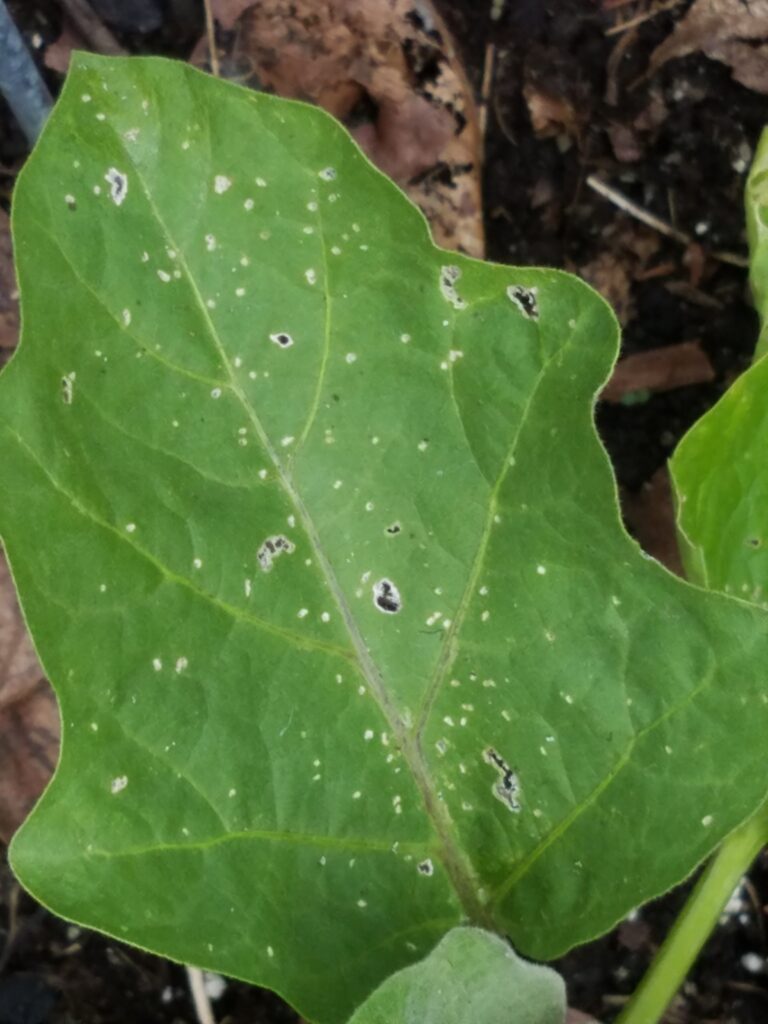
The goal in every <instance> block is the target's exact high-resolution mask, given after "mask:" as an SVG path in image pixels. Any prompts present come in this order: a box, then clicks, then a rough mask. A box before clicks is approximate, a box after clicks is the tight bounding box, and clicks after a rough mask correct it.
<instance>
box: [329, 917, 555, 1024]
mask: <svg viewBox="0 0 768 1024" xmlns="http://www.w3.org/2000/svg"><path fill="white" fill-rule="evenodd" d="M565 1009H566V1007H565V986H564V985H563V981H562V978H561V977H560V975H559V974H556V973H555V971H553V970H551V969H550V968H549V967H541V966H539V965H538V964H532V963H528V961H526V960H522V959H521V958H520V957H519V956H517V954H516V953H515V952H514V950H513V949H511V948H510V946H509V945H508V944H507V943H506V942H504V941H503V940H502V939H500V938H498V937H497V936H496V935H490V934H489V933H488V932H484V931H481V930H480V929H479V928H454V929H453V931H450V932H448V934H447V935H446V936H445V938H444V939H443V940H442V941H441V942H440V943H439V944H438V945H437V946H436V947H435V949H433V950H432V952H431V953H430V954H429V956H428V957H426V959H424V960H422V961H421V962H420V963H418V964H413V966H411V967H405V968H403V970H401V971H398V972H397V974H393V975H392V977H391V978H387V980H386V981H385V982H383V983H382V985H381V986H380V987H379V988H377V989H376V991H375V992H374V993H373V995H371V996H370V998H369V999H367V1000H366V1002H365V1003H364V1004H363V1005H362V1006H361V1007H360V1009H359V1010H358V1011H357V1012H356V1013H355V1014H354V1015H353V1016H352V1019H351V1020H350V1022H349V1024H468V1022H470V1021H482V1022H483V1024H563V1021H564V1020H565Z"/></svg>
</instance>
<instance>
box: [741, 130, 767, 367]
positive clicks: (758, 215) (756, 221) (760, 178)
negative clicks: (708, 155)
mask: <svg viewBox="0 0 768 1024" xmlns="http://www.w3.org/2000/svg"><path fill="white" fill-rule="evenodd" d="M745 200H746V204H745V205H746V214H747V235H748V237H749V284H750V287H751V289H752V297H753V299H754V301H755V306H756V307H757V312H758V313H759V315H760V325H761V330H760V338H759V340H758V342H757V350H756V356H757V357H758V358H759V357H760V356H763V355H765V353H766V351H768V129H765V130H764V131H763V134H762V136H761V137H760V142H759V144H758V147H757V151H756V152H755V157H754V160H753V161H752V167H751V168H750V172H749V177H748V179H747V188H746V194H745Z"/></svg>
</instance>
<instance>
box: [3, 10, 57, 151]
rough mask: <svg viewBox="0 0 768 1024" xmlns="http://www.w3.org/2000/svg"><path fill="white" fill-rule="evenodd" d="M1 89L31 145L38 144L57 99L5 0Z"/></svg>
mask: <svg viewBox="0 0 768 1024" xmlns="http://www.w3.org/2000/svg"><path fill="white" fill-rule="evenodd" d="M0 92H1V93H2V94H3V96H5V98H6V100H7V101H8V106H9V107H10V108H11V110H12V111H13V115H14V117H15V118H16V120H17V121H18V122H19V126H20V127H21V130H22V131H23V132H24V134H25V135H26V137H27V140H28V141H29V143H30V145H34V143H35V141H36V140H37V137H38V135H39V134H40V131H41V129H42V127H43V125H44V124H45V119H46V118H47V117H48V114H49V113H50V110H51V107H52V106H53V100H52V99H51V94H50V93H49V92H48V89H47V87H46V84H45V82H44V81H43V79H42V78H41V76H40V72H39V71H38V70H37V67H36V66H35V62H34V61H33V60H32V56H31V54H30V52H29V50H28V49H27V47H26V44H25V42H24V40H23V39H22V37H21V33H20V32H19V30H18V29H17V28H16V25H15V23H14V21H13V18H12V17H11V15H10V14H9V13H8V8H7V7H6V6H5V3H4V2H3V0H0Z"/></svg>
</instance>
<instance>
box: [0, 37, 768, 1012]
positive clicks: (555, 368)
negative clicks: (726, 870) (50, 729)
mask: <svg viewBox="0 0 768 1024" xmlns="http://www.w3.org/2000/svg"><path fill="white" fill-rule="evenodd" d="M13 223H14V231H15V244H16V252H17V260H18V273H19V278H20V287H21V302H22V318H23V337H22V343H21V346H20V348H19V350H18V352H17V354H16V355H15V357H14V359H13V360H12V361H11V363H10V364H9V365H8V366H7V368H6V369H5V371H4V373H3V375H2V378H0V465H2V472H3V485H4V495H5V497H4V500H3V502H2V503H0V535H1V536H2V538H3V541H4V544H5V545H6V549H7V553H8V556H9V560H10V564H11V566H12V570H13V573H14V577H15V580H16V583H17V586H18V589H19V592H20V597H21V601H22V605H23V609H24V614H25V616H26V618H27V621H28V624H29V626H30V628H31V631H32V634H33V637H34V639H35V643H36V645H37V649H38V652H39V654H40V656H41V659H42V661H43V664H44V666H45V668H46V670H47V672H48V674H49V676H50V678H51V679H52V681H53V683H54V685H55V687H56V690H57V694H58V697H59V701H60V705H61V714H62V723H63V748H62V755H61V761H60V764H59V766H58V769H57V773H56V775H55V777H54V779H53V781H52V783H51V785H50V786H49V788H48V790H47V791H46V793H45V795H44V796H43V798H42V800H41V802H40V803H39V804H38V806H37V808H36V810H35V811H34V812H33V814H32V816H31V817H30V819H29V820H28V821H27V823H26V824H25V826H24V827H23V828H22V830H21V831H20V833H19V834H18V835H17V836H16V839H15V841H14V843H13V847H12V863H13V866H14V869H15V871H16V872H17V874H18V875H19V877H20V879H21V880H22V882H23V884H24V885H25V886H26V887H27V888H28V889H29V890H30V891H31V892H32V893H33V894H34V895H35V896H36V897H37V898H38V899H39V900H40V901H41V902H43V903H45V904H47V905H48V906H49V907H51V908H52V909H54V910H55V911H56V912H57V913H59V914H61V915H62V916H64V917H67V918H70V919H72V920H75V921H78V922H81V923H83V924H86V925H88V926H91V927H94V928H98V929H101V930H102V931H104V932H107V933H109V934H112V935H115V936H117V937H118V938H122V939H124V940H125V941H127V942H131V943H135V944H136V945H139V946H142V947H144V948H147V949H150V950H154V951H156V952H159V953H162V954H165V955H166V956H170V957H173V958H176V959H179V960H182V961H187V962H192V963H196V964H199V965H200V966H202V967H206V968H209V969H211V970H216V971H221V972H224V973H227V974H230V975H234V976H238V977H240V978H244V979H246V980H249V981H252V982H255V983H257V984H260V985H264V986H268V987H270V988H272V989H275V990H277V991H278V992H280V993H282V994H283V995H284V996H285V997H286V998H287V999H288V1000H289V1001H290V1002H292V1003H293V1004H294V1005H295V1006H296V1007H298V1008H299V1009H300V1010H301V1012H302V1013H303V1014H304V1015H305V1016H307V1017H310V1018H312V1019H315V1020H318V1021H323V1022H329V1024H330V1022H337V1021H341V1020H344V1019H346V1018H347V1017H348V1016H349V1014H350V1013H351V1012H352V1011H353V1009H354V1007H356V1006H358V1005H359V1004H360V1003H361V1002H362V1001H363V1000H364V999H365V997H366V996H368V995H369V994H370V993H371V992H372V991H373V989H374V988H375V987H376V986H377V985H379V984H380V983H381V981H382V980H383V979H384V978H386V977H388V976H389V975H390V974H392V973H393V972H394V971H395V970H397V969H399V968H401V967H403V966H405V965H407V964H409V963H412V962H414V961H415V960H417V959H419V958H422V957H424V956H425V955H426V954H427V953H428V952H429V951H430V950H431V949H432V948H433V947H434V946H435V944H436V943H437V942H438V941H439V940H440V938H441V937H442V936H443V935H444V934H445V933H446V932H447V931H448V930H450V929H451V928H452V927H454V926H455V925H457V924H460V923H461V922H464V921H470V922H473V923H475V924H479V925H482V926H484V927H486V928H487V929H489V930H492V931H497V932H500V933H504V934H508V935H509V936H510V937H511V939H512V941H513V942H514V944H515V945H516V946H517V948H518V949H520V951H521V952H523V953H525V954H526V955H530V956H534V957H538V958H549V957H554V956H556V955H558V954H559V953H561V952H563V951H564V950H566V949H567V948H568V947H570V946H572V945H574V944H576V943H579V942H583V941H586V940H588V939H590V938H592V937H593V936H595V935H597V934H599V933H600V932H602V931H604V930H606V929H608V928H610V927H611V926H612V925H613V924H614V923H615V921H616V920H617V919H619V918H620V917H621V916H622V915H624V914H625V913H626V912H627V911H628V910H629V909H630V908H631V907H632V906H634V905H636V904H637V903H639V902H641V901H642V900H645V899H647V898H649V897H651V896H654V895H656V894H658V893H660V892H662V891H664V890H665V889H667V888H668V887H669V886H671V885H672V884H674V883H675V882H677V881H678V880H679V879H680V878H681V877H683V876H684V875H685V874H686V873H688V872H689V871H690V870H691V869H692V868H693V867H694V865H695V864H696V863H697V862H699V861H700V860H701V859H702V858H703V857H704V856H706V855H707V854H708V853H709V851H711V850H712V848H713V847H714V846H716V845H717V843H718V842H719V841H720V840H721V839H722V838H723V836H724V835H725V834H726V833H727V832H728V831H730V830H731V829H732V828H733V827H734V826H735V825H737V824H738V823H739V822H740V821H741V820H742V819H743V818H745V817H746V816H747V815H748V814H749V813H750V812H751V811H752V810H753V809H754V808H755V807H756V806H757V805H758V804H759V803H760V802H761V800H762V798H763V796H764V788H763V787H762V786H761V785H760V779H759V771H758V770H757V769H758V768H759V766H760V765H761V763H762V757H763V752H764V751H763V741H764V737H765V735H766V726H767V725H768V704H767V703H766V700H767V698H766V683H765V676H764V675H763V673H762V668H761V666H762V665H763V664H764V663H765V661H766V657H767V656H768V632H767V631H766V617H765V614H764V612H763V611H762V610H761V609H759V608H756V607H749V606H746V605H743V604H741V603H739V602H736V601H733V600H731V599H729V598H727V597H724V596H721V595H715V594H705V593H703V592H701V591H699V590H696V589H695V588H693V587H691V586H689V585H687V584H684V583H682V582H680V581H678V580H676V579H674V578H673V577H672V576H670V575H669V574H668V573H667V572H666V571H665V570H664V569H662V568H661V566H659V565H658V564H656V563H654V562H652V561H649V560H647V559H645V558H644V557H643V556H642V555H641V553H640V551H639V549H638V548H637V546H636V545H635V544H634V542H633V541H632V540H630V538H629V537H628V536H627V534H626V533H625V532H624V530H623V528H622V526H621V524H620V520H619V514H618V507H617V501H616V488H615V483H614V480H613V477H612V474H611V470H610V466H609V463H608V459H607V457H606V454H605V452H604V450H603V448H602V447H601V445H600V443H599V441H598V439H597V435H596V433H595V429H594V425H593V418H592V409H593V405H594V401H595V396H596V394H597V393H598V392H599V390H600V388H601V386H602V384H603V382H604V381H605V379H606V377H607V376H608V374H609V372H610V369H611V366H612V363H613V361H614V359H615V356H616V351H617V344H618V332H617V327H616V322H615V319H614V318H613V316H612V314H611V313H610V311H609V309H608V307H607V306H606V305H605V304H604V303H603V301H602V300H601V299H600V298H599V297H598V296H597V295H596V294H595V293H594V292H592V291H591V290H590V289H589V288H587V287H586V285H584V284H582V283H580V282H579V281H577V280H576V279H574V278H572V277H569V276H568V275H565V274H563V273H559V272H556V271H553V270H520V269H512V268H509V267H504V266H494V265H489V264H482V263H479V262H476V261H473V260H470V259H468V258H465V257H463V256H460V255H456V254H449V253H446V252H443V251H441V250H439V249H437V248H435V247H434V246H433V245H432V243H431V241H430V239H429V235H428V231H427V228H426V224H425V222H424V220H423V218H422V217H421V215H420V214H419V213H418V212H417V211H416V210H415V208H413V207H412V206H411V205H410V204H409V203H408V202H407V200H406V199H405V198H404V197H403V196H402V194H401V193H400V192H399V191H398V190H397V189H396V188H395V187H394V186H393V185H392V184H391V183H390V182H388V181H387V180H386V179H385V178H383V177H382V176H381V175H380V174H379V173H378V172H377V171H376V170H375V169H374V168H373V167H372V166H371V165H370V164H369V163H368V161H367V160H366V159H365V158H364V157H363V155H362V154H361V153H360V151H359V150H358V149H357V147H356V146H355V145H354V144H353V143H352V141H351V140H350V139H349V137H348V136H347V135H346V133H345V132H344V131H343V129H342V128H341V127H340V126H338V125H337V124H336V123H335V122H334V121H333V120H332V119H330V118H329V117H328V116H327V115H325V114H323V113H322V112H320V111H318V110H316V109H313V108H310V107H307V106H304V105H301V104H297V103H290V102H286V101H281V100H278V99H276V98H274V97H271V96H266V95H259V94H254V93H251V92H248V91H245V90H243V89H240V88H238V87H236V86H233V85H230V84H226V83H222V82H219V81H216V80H214V79H211V78H208V77H206V76H204V75H203V74H201V73H199V72H196V71H194V70H192V69H190V68H189V67H187V66H184V65H179V64H174V63H170V62H166V61H161V60H154V59H131V60H108V59H103V58H97V57H83V56H78V57H76V58H75V60H74V69H73V71H72V72H71V74H70V76H69V79H68V81H67V84H66V86H65V89H64V92H63V94H62V97H61V99H60V102H59V103H58V105H57V107H56V110H55V112H54V114H53V115H52V117H51V119H50V121H49V123H48V125H47V127H46V130H45V132H44V134H43V137H42V138H41V141H40V143H39V145H38V147H37V149H36V152H35V153H34V154H33V155H32V157H31V158H30V160H29V162H28V164H27V166H26V168H25V169H24V171H23V172H22V175H21V176H20V179H19V182H18V187H17V191H16V196H15V204H14V214H13Z"/></svg>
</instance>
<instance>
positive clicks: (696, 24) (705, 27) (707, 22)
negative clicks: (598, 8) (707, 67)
mask: <svg viewBox="0 0 768 1024" xmlns="http://www.w3.org/2000/svg"><path fill="white" fill-rule="evenodd" d="M766 39H768V0H750V2H749V3H747V2H745V0H695V3H694V4H693V5H692V6H691V8H690V9H689V11H688V13H687V14H686V15H685V17H684V18H682V19H681V20H680V21H679V22H678V23H677V25H676V26H675V29H674V31H673V32H672V33H671V34H670V35H669V36H668V37H667V38H666V39H665V40H664V42H663V43H661V44H660V45H659V46H657V47H656V49H655V50H654V51H653V53H652V54H651V59H650V64H649V72H650V73H651V74H652V73H654V72H655V71H658V69H659V68H660V67H661V66H662V65H663V64H665V63H666V62H667V61H668V60H672V59H673V58H675V57H685V56H687V55H688V54H690V53H697V52H701V53H704V54H706V55H707V56H708V57H711V58H712V59H713V60H719V61H720V62H721V63H723V64H727V65H728V66H729V67H730V69H731V72H732V74H733V77H734V78H735V79H736V81H737V82H741V83H742V85H745V86H747V87H748V88H750V89H753V90H754V91H755V92H760V93H768V45H766V42H765V41H766Z"/></svg>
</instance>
